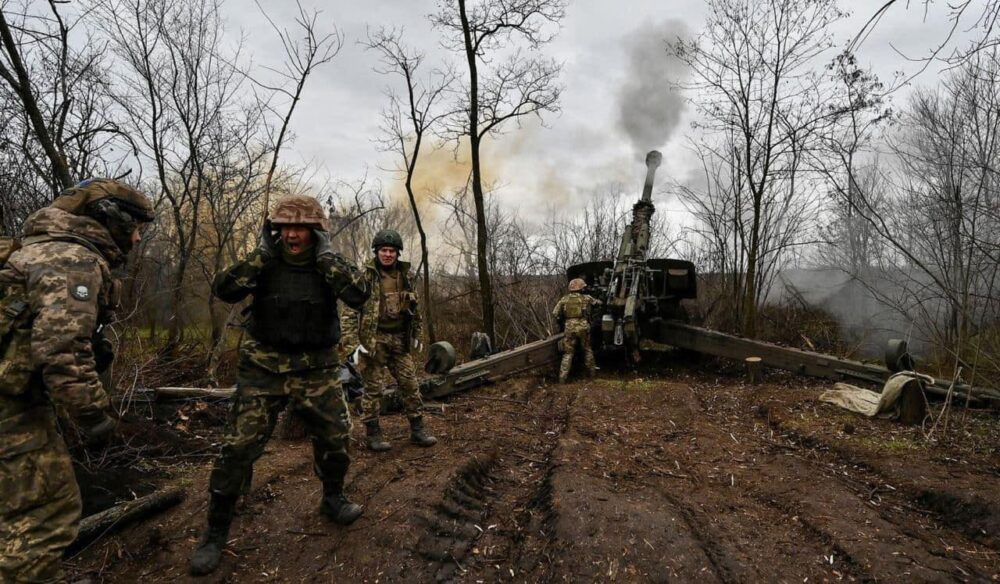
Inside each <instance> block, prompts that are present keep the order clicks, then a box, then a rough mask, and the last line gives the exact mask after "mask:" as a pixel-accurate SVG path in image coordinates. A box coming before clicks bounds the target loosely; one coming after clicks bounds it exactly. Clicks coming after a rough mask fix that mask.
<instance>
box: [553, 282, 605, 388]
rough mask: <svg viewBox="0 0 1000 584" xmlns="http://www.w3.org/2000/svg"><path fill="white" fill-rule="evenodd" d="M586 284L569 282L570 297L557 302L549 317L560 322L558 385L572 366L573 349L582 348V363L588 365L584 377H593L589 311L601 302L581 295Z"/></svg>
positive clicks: (565, 378)
mask: <svg viewBox="0 0 1000 584" xmlns="http://www.w3.org/2000/svg"><path fill="white" fill-rule="evenodd" d="M586 287H587V283H586V282H584V281H583V279H582V278H574V279H573V280H571V281H570V283H569V294H567V295H565V296H563V297H562V298H560V299H559V302H558V303H557V304H556V307H555V308H554V309H553V310H552V316H554V317H555V318H556V320H557V321H559V322H563V323H564V326H563V334H564V336H563V346H562V349H563V358H562V363H560V365H559V383H566V380H567V379H568V378H569V370H570V368H571V367H573V353H575V352H576V348H577V347H580V348H582V349H583V363H584V365H586V366H587V374H588V375H590V377H594V374H595V373H596V370H597V365H596V364H595V363H594V351H593V350H592V349H591V348H590V317H591V309H592V307H594V306H600V305H601V301H600V300H598V299H596V298H594V297H593V296H588V295H586V294H583V293H582V292H583V290H584V289H585V288H586Z"/></svg>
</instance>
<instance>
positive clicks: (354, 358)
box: [347, 345, 371, 366]
mask: <svg viewBox="0 0 1000 584" xmlns="http://www.w3.org/2000/svg"><path fill="white" fill-rule="evenodd" d="M361 355H371V353H369V352H368V349H366V348H365V346H364V345H358V347H357V348H356V349H354V352H353V353H351V356H350V358H349V359H348V360H347V361H348V362H349V363H350V364H351V365H354V366H357V365H358V363H360V362H361Z"/></svg>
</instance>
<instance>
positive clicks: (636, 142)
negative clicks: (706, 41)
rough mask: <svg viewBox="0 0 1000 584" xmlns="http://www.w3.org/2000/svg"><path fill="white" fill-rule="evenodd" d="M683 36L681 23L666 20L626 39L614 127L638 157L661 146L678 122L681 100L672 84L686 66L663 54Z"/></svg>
mask: <svg viewBox="0 0 1000 584" xmlns="http://www.w3.org/2000/svg"><path fill="white" fill-rule="evenodd" d="M687 36H688V30H687V27H686V26H685V25H684V23H683V22H680V21H679V20H667V21H665V22H661V23H658V24H655V23H646V24H643V25H642V26H640V27H639V28H638V29H636V30H635V31H634V32H632V33H631V34H630V35H629V36H628V37H627V38H626V46H627V51H628V59H627V62H626V73H627V74H628V77H627V79H626V81H625V84H624V85H623V86H622V88H621V92H620V93H619V95H618V126H619V128H621V130H622V131H623V132H624V133H625V135H626V136H628V138H629V140H630V141H631V143H632V147H633V148H634V149H635V151H636V154H637V155H638V156H639V157H642V156H644V155H645V154H646V152H647V151H649V150H652V149H654V148H661V147H663V145H664V144H666V143H667V141H668V140H669V139H670V135H671V134H672V133H673V132H674V130H675V129H676V128H677V124H678V123H680V119H681V113H682V112H683V111H684V99H683V97H682V96H681V90H680V88H678V87H676V86H675V85H676V84H677V83H678V82H680V81H682V80H683V79H684V78H685V77H686V75H687V67H686V66H685V65H684V64H683V63H682V62H681V61H679V60H678V59H677V58H676V57H673V56H672V55H670V54H668V53H667V43H668V42H675V41H676V40H677V39H678V38H683V39H686V38H687Z"/></svg>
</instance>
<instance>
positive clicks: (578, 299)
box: [552, 292, 603, 322]
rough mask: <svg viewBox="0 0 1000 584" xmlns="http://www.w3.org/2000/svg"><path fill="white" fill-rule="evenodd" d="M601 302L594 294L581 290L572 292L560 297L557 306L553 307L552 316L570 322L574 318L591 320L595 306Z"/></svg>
mask: <svg viewBox="0 0 1000 584" xmlns="http://www.w3.org/2000/svg"><path fill="white" fill-rule="evenodd" d="M601 304H603V303H602V302H601V301H600V300H598V299H597V298H594V297H593V296H588V295H587V294H581V293H579V292H570V293H569V294H567V295H565V296H563V297H562V298H560V299H559V302H557V303H556V307H555V308H553V309H552V316H553V317H555V319H556V320H557V321H566V322H568V321H571V320H574V319H581V320H584V321H590V317H591V316H592V314H591V313H592V312H593V308H594V307H595V306H600V305H601Z"/></svg>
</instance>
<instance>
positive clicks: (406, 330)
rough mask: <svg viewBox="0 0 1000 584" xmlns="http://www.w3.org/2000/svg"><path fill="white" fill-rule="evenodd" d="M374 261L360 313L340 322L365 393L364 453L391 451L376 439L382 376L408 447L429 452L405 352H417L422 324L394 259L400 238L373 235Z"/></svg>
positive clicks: (405, 275) (405, 273)
mask: <svg viewBox="0 0 1000 584" xmlns="http://www.w3.org/2000/svg"><path fill="white" fill-rule="evenodd" d="M372 251H373V252H374V254H375V257H374V258H373V259H372V260H371V261H370V262H368V263H367V264H365V280H366V281H367V282H368V284H369V286H370V287H371V289H372V295H371V297H370V298H369V299H368V302H367V303H365V305H364V308H363V309H362V310H361V311H360V312H359V313H357V314H353V315H349V317H348V318H346V319H345V330H348V331H350V332H348V333H347V334H348V335H356V338H357V341H358V346H357V353H358V354H359V361H360V362H361V365H362V369H363V373H364V376H365V381H366V382H369V383H368V385H367V393H366V394H365V395H364V396H363V397H362V398H361V410H362V419H363V420H364V423H365V432H366V434H367V444H368V448H369V449H370V450H373V451H375V452H384V451H386V450H389V449H390V448H391V447H392V446H391V445H390V444H389V442H388V441H386V440H385V438H383V437H382V430H381V428H380V427H379V414H380V413H381V409H382V398H383V392H384V390H385V383H384V379H385V375H384V373H385V371H383V370H387V371H388V372H389V373H390V374H392V376H393V377H394V378H395V379H396V384H397V387H398V388H399V392H400V394H401V395H402V398H403V406H404V409H405V410H406V417H407V418H408V419H409V421H410V442H412V443H414V444H416V445H418V446H425V447H426V446H434V445H435V444H437V438H435V437H433V436H430V435H428V434H427V432H426V431H425V430H424V421H423V417H422V416H421V415H420V410H421V407H423V402H422V401H421V399H420V389H419V388H418V387H417V376H416V368H415V367H414V365H413V357H412V356H411V355H410V350H411V348H417V349H419V348H420V334H421V325H422V321H421V318H420V311H419V310H418V309H417V295H416V293H415V292H414V291H413V286H412V284H411V281H410V274H409V270H410V264H409V263H408V262H404V261H401V260H400V259H399V252H401V251H403V238H402V237H400V236H399V233H397V232H396V231H393V230H391V229H385V230H382V231H379V232H378V233H377V234H375V237H374V239H373V240H372Z"/></svg>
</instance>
